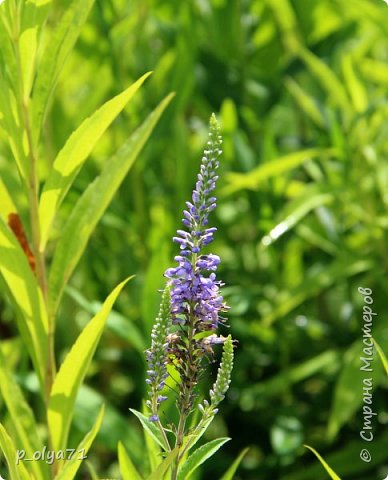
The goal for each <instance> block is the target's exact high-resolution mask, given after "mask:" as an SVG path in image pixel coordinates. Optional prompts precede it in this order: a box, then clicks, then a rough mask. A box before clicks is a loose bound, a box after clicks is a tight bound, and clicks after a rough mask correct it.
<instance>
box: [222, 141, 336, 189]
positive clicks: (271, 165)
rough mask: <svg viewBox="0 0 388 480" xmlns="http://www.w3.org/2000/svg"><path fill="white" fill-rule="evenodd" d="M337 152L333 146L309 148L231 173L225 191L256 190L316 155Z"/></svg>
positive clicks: (327, 154)
mask: <svg viewBox="0 0 388 480" xmlns="http://www.w3.org/2000/svg"><path fill="white" fill-rule="evenodd" d="M335 153H336V151H335V149H333V148H309V149H307V150H301V151H299V152H293V153H289V154H287V155H284V156H282V157H279V158H277V159H276V160H271V161H269V162H266V163H264V164H262V165H259V166H258V167H257V168H255V169H253V170H252V171H250V172H248V173H230V174H229V175H228V176H227V180H228V183H229V185H227V186H226V188H225V189H224V191H223V193H224V194H229V193H234V192H236V191H238V190H242V189H244V188H249V189H252V190H255V189H257V188H258V187H259V186H260V184H261V183H262V182H263V181H264V180H267V179H268V178H271V177H274V176H277V175H281V174H283V173H285V172H287V171H288V170H291V169H293V168H296V167H298V166H299V165H301V164H302V163H304V162H306V161H307V160H311V159H312V158H314V157H320V156H330V155H335Z"/></svg>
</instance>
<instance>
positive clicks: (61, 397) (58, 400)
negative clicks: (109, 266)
mask: <svg viewBox="0 0 388 480" xmlns="http://www.w3.org/2000/svg"><path fill="white" fill-rule="evenodd" d="M129 280H130V278H128V279H126V280H124V281H123V282H121V283H120V284H119V285H118V286H117V287H116V288H115V289H114V290H113V291H112V293H111V294H110V295H109V296H108V297H107V299H106V300H105V302H104V304H103V306H102V308H101V310H100V312H98V314H97V315H96V316H95V317H93V318H92V320H91V321H90V322H89V323H88V324H87V325H86V327H85V328H84V329H83V331H82V332H81V333H80V335H79V337H78V338H77V340H76V342H75V343H74V345H73V347H72V349H71V350H70V352H69V353H68V355H67V357H66V358H65V360H64V362H63V363H62V365H61V368H60V370H59V372H58V375H57V376H56V378H55V381H54V385H53V387H52V390H51V395H50V400H49V407H48V415H47V420H48V425H49V429H50V433H51V440H52V445H53V449H54V450H55V451H59V450H64V449H65V448H66V446H67V438H68V434H69V429H70V422H71V419H72V417H73V413H74V404H75V399H76V396H77V392H78V389H79V387H80V385H81V383H82V381H83V379H84V378H85V375H86V373H87V370H88V367H89V364H90V362H91V359H92V357H93V354H94V352H95V350H96V348H97V345H98V342H99V340H100V338H101V335H102V332H103V330H104V326H105V322H106V319H107V317H108V315H109V313H110V311H111V309H112V307H113V304H114V302H115V301H116V299H117V297H118V295H119V293H120V292H121V290H122V289H123V287H124V285H125V284H126V283H127V282H128V281H129Z"/></svg>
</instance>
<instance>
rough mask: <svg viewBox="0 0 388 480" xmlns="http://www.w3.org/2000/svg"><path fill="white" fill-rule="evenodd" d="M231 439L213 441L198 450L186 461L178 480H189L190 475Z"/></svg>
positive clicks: (224, 438) (223, 438)
mask: <svg viewBox="0 0 388 480" xmlns="http://www.w3.org/2000/svg"><path fill="white" fill-rule="evenodd" d="M229 440H230V438H227V437H222V438H217V439H215V440H211V441H210V442H208V443H205V445H202V446H201V447H199V448H197V450H195V452H194V453H192V454H191V455H190V456H189V458H188V459H187V460H186V461H185V463H184V464H183V465H182V467H181V468H180V470H179V472H178V480H187V479H188V478H190V475H191V474H192V473H193V472H194V471H195V470H196V469H197V468H198V467H199V466H200V465H202V463H204V462H205V461H206V460H207V459H208V458H210V457H212V456H213V455H214V454H215V453H216V452H217V450H219V449H220V448H221V447H222V445H224V443H226V442H229Z"/></svg>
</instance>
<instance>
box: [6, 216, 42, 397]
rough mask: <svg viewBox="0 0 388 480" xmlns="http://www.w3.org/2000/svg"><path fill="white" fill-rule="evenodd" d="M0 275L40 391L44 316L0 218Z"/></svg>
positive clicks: (23, 262) (27, 272)
mask: <svg viewBox="0 0 388 480" xmlns="http://www.w3.org/2000/svg"><path fill="white" fill-rule="evenodd" d="M0 274H1V275H2V277H3V279H4V281H5V283H6V285H7V287H8V290H9V295H10V298H11V299H12V301H13V304H14V306H15V307H16V309H17V313H18V315H17V320H18V326H19V329H20V333H21V335H22V337H23V340H24V343H25V345H26V346H27V349H28V351H29V353H30V356H31V359H32V361H33V364H34V368H35V371H36V373H37V375H38V377H39V380H40V383H41V387H42V391H44V390H43V385H44V381H43V378H44V369H45V367H46V364H47V336H48V321H47V312H46V308H45V306H44V302H43V296H42V292H41V290H40V289H39V287H38V284H37V281H36V278H35V276H34V274H33V273H32V270H31V268H30V265H29V263H28V261H27V257H26V256H25V254H24V252H23V250H22V248H21V247H20V245H19V242H18V241H17V239H16V237H15V236H14V234H13V233H12V232H11V231H10V229H9V228H8V226H7V225H6V224H5V222H4V221H3V219H2V218H0Z"/></svg>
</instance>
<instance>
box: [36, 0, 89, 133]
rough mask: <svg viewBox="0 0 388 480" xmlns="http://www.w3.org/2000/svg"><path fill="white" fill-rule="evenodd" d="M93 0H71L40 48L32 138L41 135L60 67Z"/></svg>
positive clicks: (77, 34)
mask: <svg viewBox="0 0 388 480" xmlns="http://www.w3.org/2000/svg"><path fill="white" fill-rule="evenodd" d="M93 4H94V0H74V1H73V2H72V3H71V4H70V5H69V6H68V7H67V8H66V10H65V12H64V14H63V17H62V18H61V19H60V21H59V23H58V25H56V26H55V30H54V32H53V33H52V35H50V41H49V42H48V43H47V45H46V46H45V48H44V50H43V54H42V58H41V61H40V63H39V67H38V71H37V73H36V79H35V83H34V90H33V101H32V118H33V122H32V124H33V128H34V141H35V142H37V141H38V139H39V136H40V131H41V126H42V122H43V119H44V116H45V113H46V111H47V106H48V103H49V101H50V97H51V95H52V92H53V91H54V88H55V86H56V84H57V80H58V77H59V74H60V72H61V70H62V69H63V67H64V65H65V63H66V60H67V57H68V55H69V53H70V52H71V50H72V48H73V46H74V44H75V42H76V41H77V38H78V36H79V34H80V32H81V30H82V27H83V25H84V24H85V21H86V19H87V17H88V15H89V12H90V9H91V8H92V6H93Z"/></svg>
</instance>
